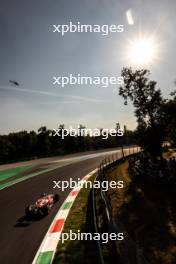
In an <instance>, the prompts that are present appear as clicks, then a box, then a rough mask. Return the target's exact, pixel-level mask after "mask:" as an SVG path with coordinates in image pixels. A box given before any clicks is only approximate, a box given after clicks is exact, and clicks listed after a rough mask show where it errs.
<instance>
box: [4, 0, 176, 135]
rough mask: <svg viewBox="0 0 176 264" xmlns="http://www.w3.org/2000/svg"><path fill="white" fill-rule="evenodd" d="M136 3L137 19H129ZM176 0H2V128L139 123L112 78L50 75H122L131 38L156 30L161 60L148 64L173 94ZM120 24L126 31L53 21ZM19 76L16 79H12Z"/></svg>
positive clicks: (132, 124) (5, 130) (148, 34)
mask: <svg viewBox="0 0 176 264" xmlns="http://www.w3.org/2000/svg"><path fill="white" fill-rule="evenodd" d="M129 9H131V10H132V14H133V18H134V21H135V23H134V25H132V26H130V25H128V23H127V20H126V11H127V10H129ZM175 12H176V1H175V0H168V1H166V0H155V1H153V0H134V1H133V0H109V1H108V0H74V1H73V0H69V1H68V0H52V1H49V0H37V1H36V0H30V1H29V0H0V133H1V134H2V133H8V132H10V131H18V130H21V129H23V130H24V129H25V130H32V129H35V130H36V129H37V128H39V127H40V126H41V125H46V126H47V127H49V128H55V127H57V125H58V124H60V123H65V124H66V125H67V126H69V125H72V126H77V125H78V124H83V125H86V126H87V127H88V128H95V127H105V128H112V127H114V124H115V123H116V122H120V123H121V124H122V125H123V124H124V123H125V124H127V126H128V127H129V128H134V127H135V118H134V117H133V108H132V107H130V106H128V107H126V106H124V105H123V100H122V99H121V98H120V97H119V96H118V93H117V91H115V89H114V86H110V87H108V88H101V87H94V86H67V87H65V88H58V87H56V86H53V85H52V76H60V75H66V76H67V75H69V74H70V73H72V74H78V73H80V74H82V75H87V76H113V75H116V76H119V75H120V71H121V69H122V67H123V66H126V65H127V64H128V61H127V58H126V55H125V54H126V50H127V47H128V45H129V41H130V40H133V39H135V38H137V37H138V35H139V32H140V33H141V34H145V35H147V36H150V35H154V37H155V39H156V43H157V46H158V50H157V60H153V62H152V63H151V64H150V66H149V69H150V70H151V72H152V76H151V77H152V78H153V79H155V80H156V81H158V85H159V87H160V88H161V90H162V92H163V94H164V95H165V96H166V97H168V95H169V93H170V92H171V91H172V90H173V88H174V80H175V79H176V59H175V58H176V48H175V47H176V34H175V28H176V16H175ZM69 21H72V22H75V23H76V22H77V21H80V22H81V23H82V24H100V25H102V24H109V25H111V24H123V25H124V32H123V33H121V34H120V33H113V34H111V35H109V36H104V37H102V36H101V35H100V34H96V33H81V34H80V33H67V34H66V35H65V37H62V36H61V35H59V34H54V33H52V30H53V28H52V25H53V24H68V22H69ZM9 80H15V81H18V82H19V84H20V85H19V86H14V85H13V84H11V83H9Z"/></svg>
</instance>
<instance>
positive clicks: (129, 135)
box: [0, 124, 136, 164]
mask: <svg viewBox="0 0 176 264" xmlns="http://www.w3.org/2000/svg"><path fill="white" fill-rule="evenodd" d="M117 125H118V126H119V124H117ZM82 127H83V126H82ZM60 128H61V129H63V128H64V125H60ZM134 143H136V140H135V132H132V131H129V130H127V129H126V127H125V131H124V135H123V136H122V137H119V136H109V137H108V138H107V139H103V138H102V136H97V137H91V136H77V137H73V136H70V135H68V136H66V137H65V138H64V139H61V137H58V136H53V131H52V130H49V129H47V127H45V126H43V127H40V128H39V129H38V131H37V132H35V131H30V132H27V131H20V132H16V133H10V134H8V135H0V163H1V164H3V163H7V162H15V161H20V160H28V159H33V158H38V157H48V156H55V155H63V154H69V153H75V152H81V151H87V150H97V149H103V148H111V147H118V146H122V144H134Z"/></svg>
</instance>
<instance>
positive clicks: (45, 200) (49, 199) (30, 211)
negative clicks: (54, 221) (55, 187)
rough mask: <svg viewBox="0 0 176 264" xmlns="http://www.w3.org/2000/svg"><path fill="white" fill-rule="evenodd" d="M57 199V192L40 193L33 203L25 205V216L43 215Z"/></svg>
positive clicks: (46, 213) (47, 212)
mask: <svg viewBox="0 0 176 264" xmlns="http://www.w3.org/2000/svg"><path fill="white" fill-rule="evenodd" d="M58 200H59V195H58V194H45V193H44V194H42V195H41V196H40V198H39V199H38V200H37V201H36V202H35V204H31V205H28V206H27V207H26V210H25V212H26V216H27V217H28V218H29V217H30V218H31V217H44V216H46V215H48V214H49V212H50V210H51V208H52V207H53V205H54V204H55V203H56V202H57V201H58Z"/></svg>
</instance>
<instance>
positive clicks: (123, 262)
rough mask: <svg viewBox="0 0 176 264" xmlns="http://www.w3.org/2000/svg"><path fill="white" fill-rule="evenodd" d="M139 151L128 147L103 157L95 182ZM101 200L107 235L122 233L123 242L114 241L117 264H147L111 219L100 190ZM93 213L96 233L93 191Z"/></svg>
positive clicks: (103, 193)
mask: <svg viewBox="0 0 176 264" xmlns="http://www.w3.org/2000/svg"><path fill="white" fill-rule="evenodd" d="M140 151H141V149H140V147H138V146H130V147H125V148H124V147H122V148H121V150H120V151H119V150H118V151H117V152H116V153H114V154H113V155H110V156H107V157H105V159H103V160H102V162H101V163H100V165H99V169H98V174H97V177H96V178H95V180H96V181H100V182H102V181H103V180H105V177H106V174H107V172H108V171H109V169H110V168H112V167H114V166H116V165H118V164H120V163H121V162H123V161H124V160H126V159H127V158H129V157H130V156H134V155H137V153H139V152H140ZM100 194H101V200H102V203H103V208H104V211H105V216H106V222H107V225H108V232H109V233H112V232H113V233H123V234H124V240H122V241H116V243H115V247H116V251H117V254H118V256H120V262H119V264H149V263H148V261H147V260H146V259H145V258H144V256H143V254H142V250H141V248H140V247H139V245H138V243H136V242H135V241H133V239H131V237H130V236H129V234H128V233H127V231H126V229H125V227H124V226H123V224H122V223H121V221H120V220H119V219H116V220H114V218H113V217H112V208H111V204H110V201H109V200H108V197H107V196H106V191H104V190H102V189H101V190H100ZM92 195H93V198H92V200H93V212H94V214H93V215H94V226H95V230H96V232H98V224H97V211H96V193H95V190H94V189H93V192H92ZM97 243H98V250H99V255H100V262H101V263H102V264H104V263H105V262H104V258H103V252H102V246H101V242H100V241H97Z"/></svg>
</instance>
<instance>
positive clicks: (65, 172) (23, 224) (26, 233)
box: [0, 154, 107, 264]
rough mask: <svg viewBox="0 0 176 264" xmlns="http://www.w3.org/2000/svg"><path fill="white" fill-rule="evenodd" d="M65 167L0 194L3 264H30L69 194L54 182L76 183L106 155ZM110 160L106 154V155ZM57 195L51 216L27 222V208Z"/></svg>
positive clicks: (1, 254)
mask: <svg viewBox="0 0 176 264" xmlns="http://www.w3.org/2000/svg"><path fill="white" fill-rule="evenodd" d="M92 156H93V158H92V157H91V155H90V158H89V159H85V160H80V161H78V162H75V163H72V164H69V165H65V166H64V167H60V168H57V169H55V170H53V171H50V172H46V173H43V174H40V175H38V176H36V177H34V178H30V179H28V180H25V181H23V182H20V183H18V184H15V185H13V186H11V187H9V188H6V189H3V190H1V191H0V212H1V214H0V251H1V253H0V263H3V264H9V263H23V264H31V263H32V261H33V259H34V256H35V254H36V252H37V250H38V248H39V246H40V243H41V241H42V239H43V238H44V235H45V233H46V232H47V230H48V228H49V225H50V224H51V222H52V220H53V218H54V216H55V214H56V212H57V211H58V209H59V207H60V206H61V205H62V203H63V201H64V200H65V198H66V197H67V195H68V194H69V191H70V190H69V189H67V190H65V191H64V192H62V191H61V190H60V189H57V190H56V189H53V186H54V184H53V181H54V180H56V181H58V180H68V179H69V178H71V177H72V178H73V179H74V180H77V179H78V178H82V177H83V176H85V175H86V174H87V173H89V172H90V171H92V170H93V169H95V168H97V167H98V165H99V163H100V161H101V160H102V159H103V155H102V154H101V156H98V157H94V155H92ZM106 156H107V154H106ZM43 192H46V193H53V192H56V193H58V194H59V195H60V199H59V202H58V203H57V204H56V205H55V206H54V208H53V209H52V211H51V213H50V215H48V216H47V217H45V218H43V219H41V220H38V221H30V222H29V221H26V219H25V217H24V210H25V206H26V205H28V204H30V203H32V202H34V201H35V200H36V199H37V198H38V197H39V196H40V194H41V193H43Z"/></svg>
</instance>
